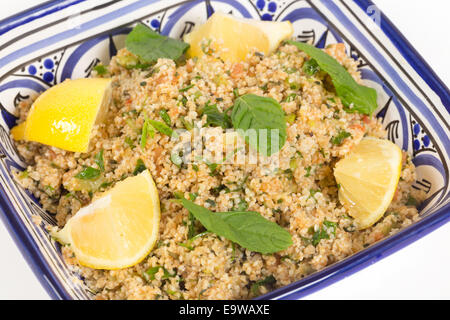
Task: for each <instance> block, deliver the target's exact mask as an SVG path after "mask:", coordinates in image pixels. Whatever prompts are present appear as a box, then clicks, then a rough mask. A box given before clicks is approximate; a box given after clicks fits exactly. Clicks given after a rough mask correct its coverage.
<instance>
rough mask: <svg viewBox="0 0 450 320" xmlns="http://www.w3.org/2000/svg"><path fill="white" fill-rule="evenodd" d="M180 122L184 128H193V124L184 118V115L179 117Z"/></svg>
mask: <svg viewBox="0 0 450 320" xmlns="http://www.w3.org/2000/svg"><path fill="white" fill-rule="evenodd" d="M181 122H182V123H183V126H184V127H185V128H186V130H188V131H190V130H192V129H194V125H193V124H192V123H190V122H189V121H188V120H186V118H185V117H181Z"/></svg>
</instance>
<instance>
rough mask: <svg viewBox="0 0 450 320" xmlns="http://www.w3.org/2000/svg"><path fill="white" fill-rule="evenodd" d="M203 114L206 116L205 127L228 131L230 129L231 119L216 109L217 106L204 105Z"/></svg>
mask: <svg viewBox="0 0 450 320" xmlns="http://www.w3.org/2000/svg"><path fill="white" fill-rule="evenodd" d="M203 114H206V115H207V118H206V125H213V126H218V127H222V128H224V129H228V128H231V127H232V123H231V119H230V117H229V116H228V115H227V114H226V113H225V112H220V111H219V109H217V104H211V105H210V104H209V102H208V103H206V105H205V107H204V108H203Z"/></svg>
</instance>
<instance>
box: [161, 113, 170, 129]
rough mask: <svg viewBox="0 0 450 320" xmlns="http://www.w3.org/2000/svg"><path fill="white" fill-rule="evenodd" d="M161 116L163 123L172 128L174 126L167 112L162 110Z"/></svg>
mask: <svg viewBox="0 0 450 320" xmlns="http://www.w3.org/2000/svg"><path fill="white" fill-rule="evenodd" d="M159 116H160V117H161V119H163V121H164V122H165V123H166V124H167V125H168V126H169V127H170V126H171V125H172V121H170V116H169V114H168V113H167V110H164V109H162V110H160V111H159Z"/></svg>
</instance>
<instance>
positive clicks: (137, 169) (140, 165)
mask: <svg viewBox="0 0 450 320" xmlns="http://www.w3.org/2000/svg"><path fill="white" fill-rule="evenodd" d="M145 169H147V167H146V166H145V164H144V161H142V159H138V160H137V161H136V167H135V168H134V171H133V175H138V174H139V173H141V172H143V171H145Z"/></svg>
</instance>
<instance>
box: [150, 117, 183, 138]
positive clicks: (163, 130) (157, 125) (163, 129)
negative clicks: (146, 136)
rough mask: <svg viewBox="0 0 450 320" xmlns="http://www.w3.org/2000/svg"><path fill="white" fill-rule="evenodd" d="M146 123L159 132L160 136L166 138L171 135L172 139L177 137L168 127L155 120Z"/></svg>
mask: <svg viewBox="0 0 450 320" xmlns="http://www.w3.org/2000/svg"><path fill="white" fill-rule="evenodd" d="M148 122H149V123H150V124H151V125H152V126H153V127H154V128H155V129H156V130H158V131H159V132H161V133H162V134H165V135H166V136H169V137H172V135H174V137H177V136H178V135H177V133H176V132H175V131H173V130H172V129H171V128H170V127H169V126H168V125H166V124H165V123H163V122H161V121H156V120H148Z"/></svg>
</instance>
